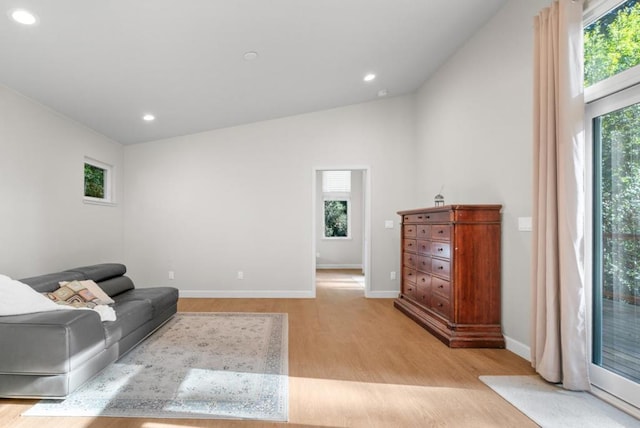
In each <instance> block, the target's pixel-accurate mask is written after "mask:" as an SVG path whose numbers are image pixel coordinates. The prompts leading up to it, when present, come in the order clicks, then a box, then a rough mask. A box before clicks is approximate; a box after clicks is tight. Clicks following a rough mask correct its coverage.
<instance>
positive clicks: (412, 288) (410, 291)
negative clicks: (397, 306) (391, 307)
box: [402, 282, 416, 300]
mask: <svg viewBox="0 0 640 428" xmlns="http://www.w3.org/2000/svg"><path fill="white" fill-rule="evenodd" d="M402 294H404V295H405V296H407V297H409V298H411V299H414V300H415V299H416V285H415V284H413V283H411V282H405V283H404V284H402Z"/></svg>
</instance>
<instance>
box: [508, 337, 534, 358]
mask: <svg viewBox="0 0 640 428" xmlns="http://www.w3.org/2000/svg"><path fill="white" fill-rule="evenodd" d="M504 341H505V345H506V348H507V350H508V351H511V352H513V353H514V354H516V355H518V356H520V357H522V358H524V359H525V360H527V361H531V348H530V347H529V346H527V345H525V344H524V343H522V342H518V341H517V340H515V339H512V338H510V337H508V336H505V337H504Z"/></svg>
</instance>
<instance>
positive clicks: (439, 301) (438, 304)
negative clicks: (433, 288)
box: [431, 293, 451, 319]
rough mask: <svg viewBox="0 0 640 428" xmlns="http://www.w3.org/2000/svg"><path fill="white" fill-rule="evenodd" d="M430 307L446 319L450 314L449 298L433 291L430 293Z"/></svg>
mask: <svg viewBox="0 0 640 428" xmlns="http://www.w3.org/2000/svg"><path fill="white" fill-rule="evenodd" d="M431 309H433V310H434V311H436V312H437V313H439V314H440V315H442V316H443V317H445V318H447V319H449V317H450V315H451V304H450V303H449V299H447V298H444V297H442V296H440V295H438V294H435V293H434V294H432V295H431Z"/></svg>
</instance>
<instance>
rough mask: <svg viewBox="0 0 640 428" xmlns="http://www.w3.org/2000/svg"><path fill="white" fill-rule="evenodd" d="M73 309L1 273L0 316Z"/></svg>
mask: <svg viewBox="0 0 640 428" xmlns="http://www.w3.org/2000/svg"><path fill="white" fill-rule="evenodd" d="M68 309H73V308H69V307H64V306H61V305H58V304H56V303H54V302H52V301H51V300H49V298H47V297H46V296H43V295H42V294H40V293H38V292H37V291H36V290H34V289H33V288H31V287H29V286H28V285H27V284H24V283H22V282H20V281H18V280H15V279H11V278H9V277H8V276H6V275H0V316H5V315H23V314H32V313H35V312H48V311H60V310H68Z"/></svg>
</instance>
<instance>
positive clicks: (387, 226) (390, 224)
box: [384, 220, 393, 229]
mask: <svg viewBox="0 0 640 428" xmlns="http://www.w3.org/2000/svg"><path fill="white" fill-rule="evenodd" d="M384 228H385V229H393V220H385V221H384Z"/></svg>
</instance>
